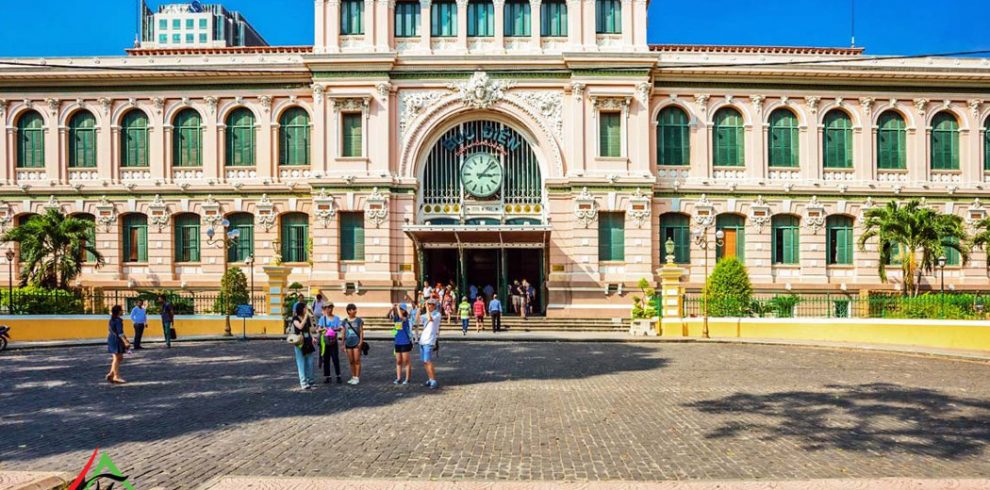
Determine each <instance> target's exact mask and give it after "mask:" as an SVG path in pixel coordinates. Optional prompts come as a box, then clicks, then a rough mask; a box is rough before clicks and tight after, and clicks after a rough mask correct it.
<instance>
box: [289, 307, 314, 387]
mask: <svg viewBox="0 0 990 490" xmlns="http://www.w3.org/2000/svg"><path fill="white" fill-rule="evenodd" d="M293 310H294V311H293V313H294V314H293V315H292V332H293V333H294V334H296V335H300V336H302V345H296V346H294V347H293V350H294V351H295V354H296V370H298V371H299V386H300V387H301V388H302V389H304V390H310V389H313V385H314V383H315V382H314V381H313V353H314V352H316V347H314V346H313V332H312V329H313V317H312V316H310V314H309V311H308V310H307V309H306V305H305V304H298V303H297V304H296V305H295V307H294V308H293Z"/></svg>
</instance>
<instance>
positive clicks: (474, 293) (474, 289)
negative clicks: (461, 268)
mask: <svg viewBox="0 0 990 490" xmlns="http://www.w3.org/2000/svg"><path fill="white" fill-rule="evenodd" d="M468 297H469V299H470V301H471V303H474V299H475V298H477V297H478V286H475V285H474V284H472V285H471V287H469V288H468Z"/></svg>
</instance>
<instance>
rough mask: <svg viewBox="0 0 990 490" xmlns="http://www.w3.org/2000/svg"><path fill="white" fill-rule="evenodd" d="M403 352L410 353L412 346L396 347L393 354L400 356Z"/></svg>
mask: <svg viewBox="0 0 990 490" xmlns="http://www.w3.org/2000/svg"><path fill="white" fill-rule="evenodd" d="M403 352H412V344H406V345H397V346H395V353H396V354H401V353H403Z"/></svg>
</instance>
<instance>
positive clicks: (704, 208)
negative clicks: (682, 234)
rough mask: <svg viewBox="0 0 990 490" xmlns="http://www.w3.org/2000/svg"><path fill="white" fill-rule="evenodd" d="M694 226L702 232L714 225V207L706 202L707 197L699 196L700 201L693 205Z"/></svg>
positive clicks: (709, 202)
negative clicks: (698, 227)
mask: <svg viewBox="0 0 990 490" xmlns="http://www.w3.org/2000/svg"><path fill="white" fill-rule="evenodd" d="M694 224H696V225H698V226H700V227H701V228H702V229H703V230H705V229H708V228H711V227H712V226H714V225H715V205H713V204H712V202H711V201H709V200H708V196H707V195H705V194H702V195H701V199H700V200H698V202H697V203H695V204H694Z"/></svg>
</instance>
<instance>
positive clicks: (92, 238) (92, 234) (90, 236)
mask: <svg viewBox="0 0 990 490" xmlns="http://www.w3.org/2000/svg"><path fill="white" fill-rule="evenodd" d="M72 217H73V218H75V219H78V220H83V221H88V222H90V223H92V224H93V226H91V227H90V228H89V229H88V230H86V239H85V240H84V241H83V243H82V244H81V246H80V248H81V252H82V254H83V261H84V262H86V263H88V264H93V263H95V262H96V257H95V256H94V255H93V254H92V253H90V252H88V251H86V245H87V244H92V245H94V246H95V245H96V216H93V215H92V214H89V213H77V214H73V215H72Z"/></svg>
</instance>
